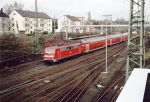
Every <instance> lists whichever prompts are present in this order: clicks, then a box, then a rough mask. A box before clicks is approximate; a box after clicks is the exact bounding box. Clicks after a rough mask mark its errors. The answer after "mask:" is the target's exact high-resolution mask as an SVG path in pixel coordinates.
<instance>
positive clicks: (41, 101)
mask: <svg viewBox="0 0 150 102" xmlns="http://www.w3.org/2000/svg"><path fill="white" fill-rule="evenodd" d="M111 57H112V56H111ZM102 61H105V59H103V60H102ZM98 64H99V63H98ZM96 65H97V64H96ZM101 67H102V66H101ZM103 67H104V64H103ZM91 68H93V66H91ZM96 68H98V67H96ZM89 71H90V72H88V73H92V72H91V70H89ZM96 72H97V71H96ZM97 75H99V74H97ZM88 76H90V74H88ZM90 80H91V79H90ZM80 82H83V80H80ZM89 84H90V83H88V84H85V85H84V86H87V85H89ZM75 85H76V84H75ZM66 87H67V90H71V89H69V88H68V87H69V86H67V85H66ZM82 87H83V86H82ZM62 88H63V89H64V87H62ZM71 88H72V87H71ZM81 89H82V88H80V90H81ZM85 89H86V88H85ZM46 92H47V91H46ZM65 92H67V91H66V90H65ZM58 93H61V94H62V93H63V92H62V91H58V92H56V91H55V94H58ZM67 93H68V92H67ZM70 93H73V92H70ZM76 94H77V93H76ZM42 95H43V94H42ZM51 95H52V94H51V93H50V94H48V95H46V96H45V97H49V96H51ZM64 95H66V93H64ZM60 96H63V95H60ZM38 97H40V96H38ZM45 97H44V98H42V99H40V100H38V101H40V102H43V101H45V99H46V98H45ZM55 99H59V98H58V97H57V98H55ZM64 99H65V98H64ZM71 99H72V98H71ZM28 101H29V100H28ZM36 101H37V100H36ZM50 101H52V102H53V101H54V100H50ZM59 101H60V100H56V102H59ZM65 102H66V101H65ZM69 102H70V101H69Z"/></svg>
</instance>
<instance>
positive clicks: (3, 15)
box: [0, 8, 9, 18]
mask: <svg viewBox="0 0 150 102" xmlns="http://www.w3.org/2000/svg"><path fill="white" fill-rule="evenodd" d="M0 17H7V18H8V17H9V16H8V15H7V14H5V13H4V12H3V9H2V8H1V10H0Z"/></svg>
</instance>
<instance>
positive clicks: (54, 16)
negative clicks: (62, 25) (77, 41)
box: [53, 14, 55, 34]
mask: <svg viewBox="0 0 150 102" xmlns="http://www.w3.org/2000/svg"><path fill="white" fill-rule="evenodd" d="M53 22H54V29H53V30H54V34H55V14H54V20H53Z"/></svg>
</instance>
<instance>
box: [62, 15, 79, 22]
mask: <svg viewBox="0 0 150 102" xmlns="http://www.w3.org/2000/svg"><path fill="white" fill-rule="evenodd" d="M65 16H66V17H67V18H69V19H70V20H72V21H80V19H79V18H78V17H76V16H70V15H65Z"/></svg>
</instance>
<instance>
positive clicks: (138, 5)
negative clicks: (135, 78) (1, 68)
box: [126, 0, 145, 81]
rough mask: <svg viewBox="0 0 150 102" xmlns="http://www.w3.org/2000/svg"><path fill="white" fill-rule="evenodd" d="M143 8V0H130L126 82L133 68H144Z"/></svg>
mask: <svg viewBox="0 0 150 102" xmlns="http://www.w3.org/2000/svg"><path fill="white" fill-rule="evenodd" d="M144 6H145V0H130V17H129V28H128V43H127V64H126V81H127V79H128V77H129V75H130V73H131V71H132V70H133V69H134V68H144V8H145V7H144ZM135 25H136V26H135ZM133 32H135V33H133Z"/></svg>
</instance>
